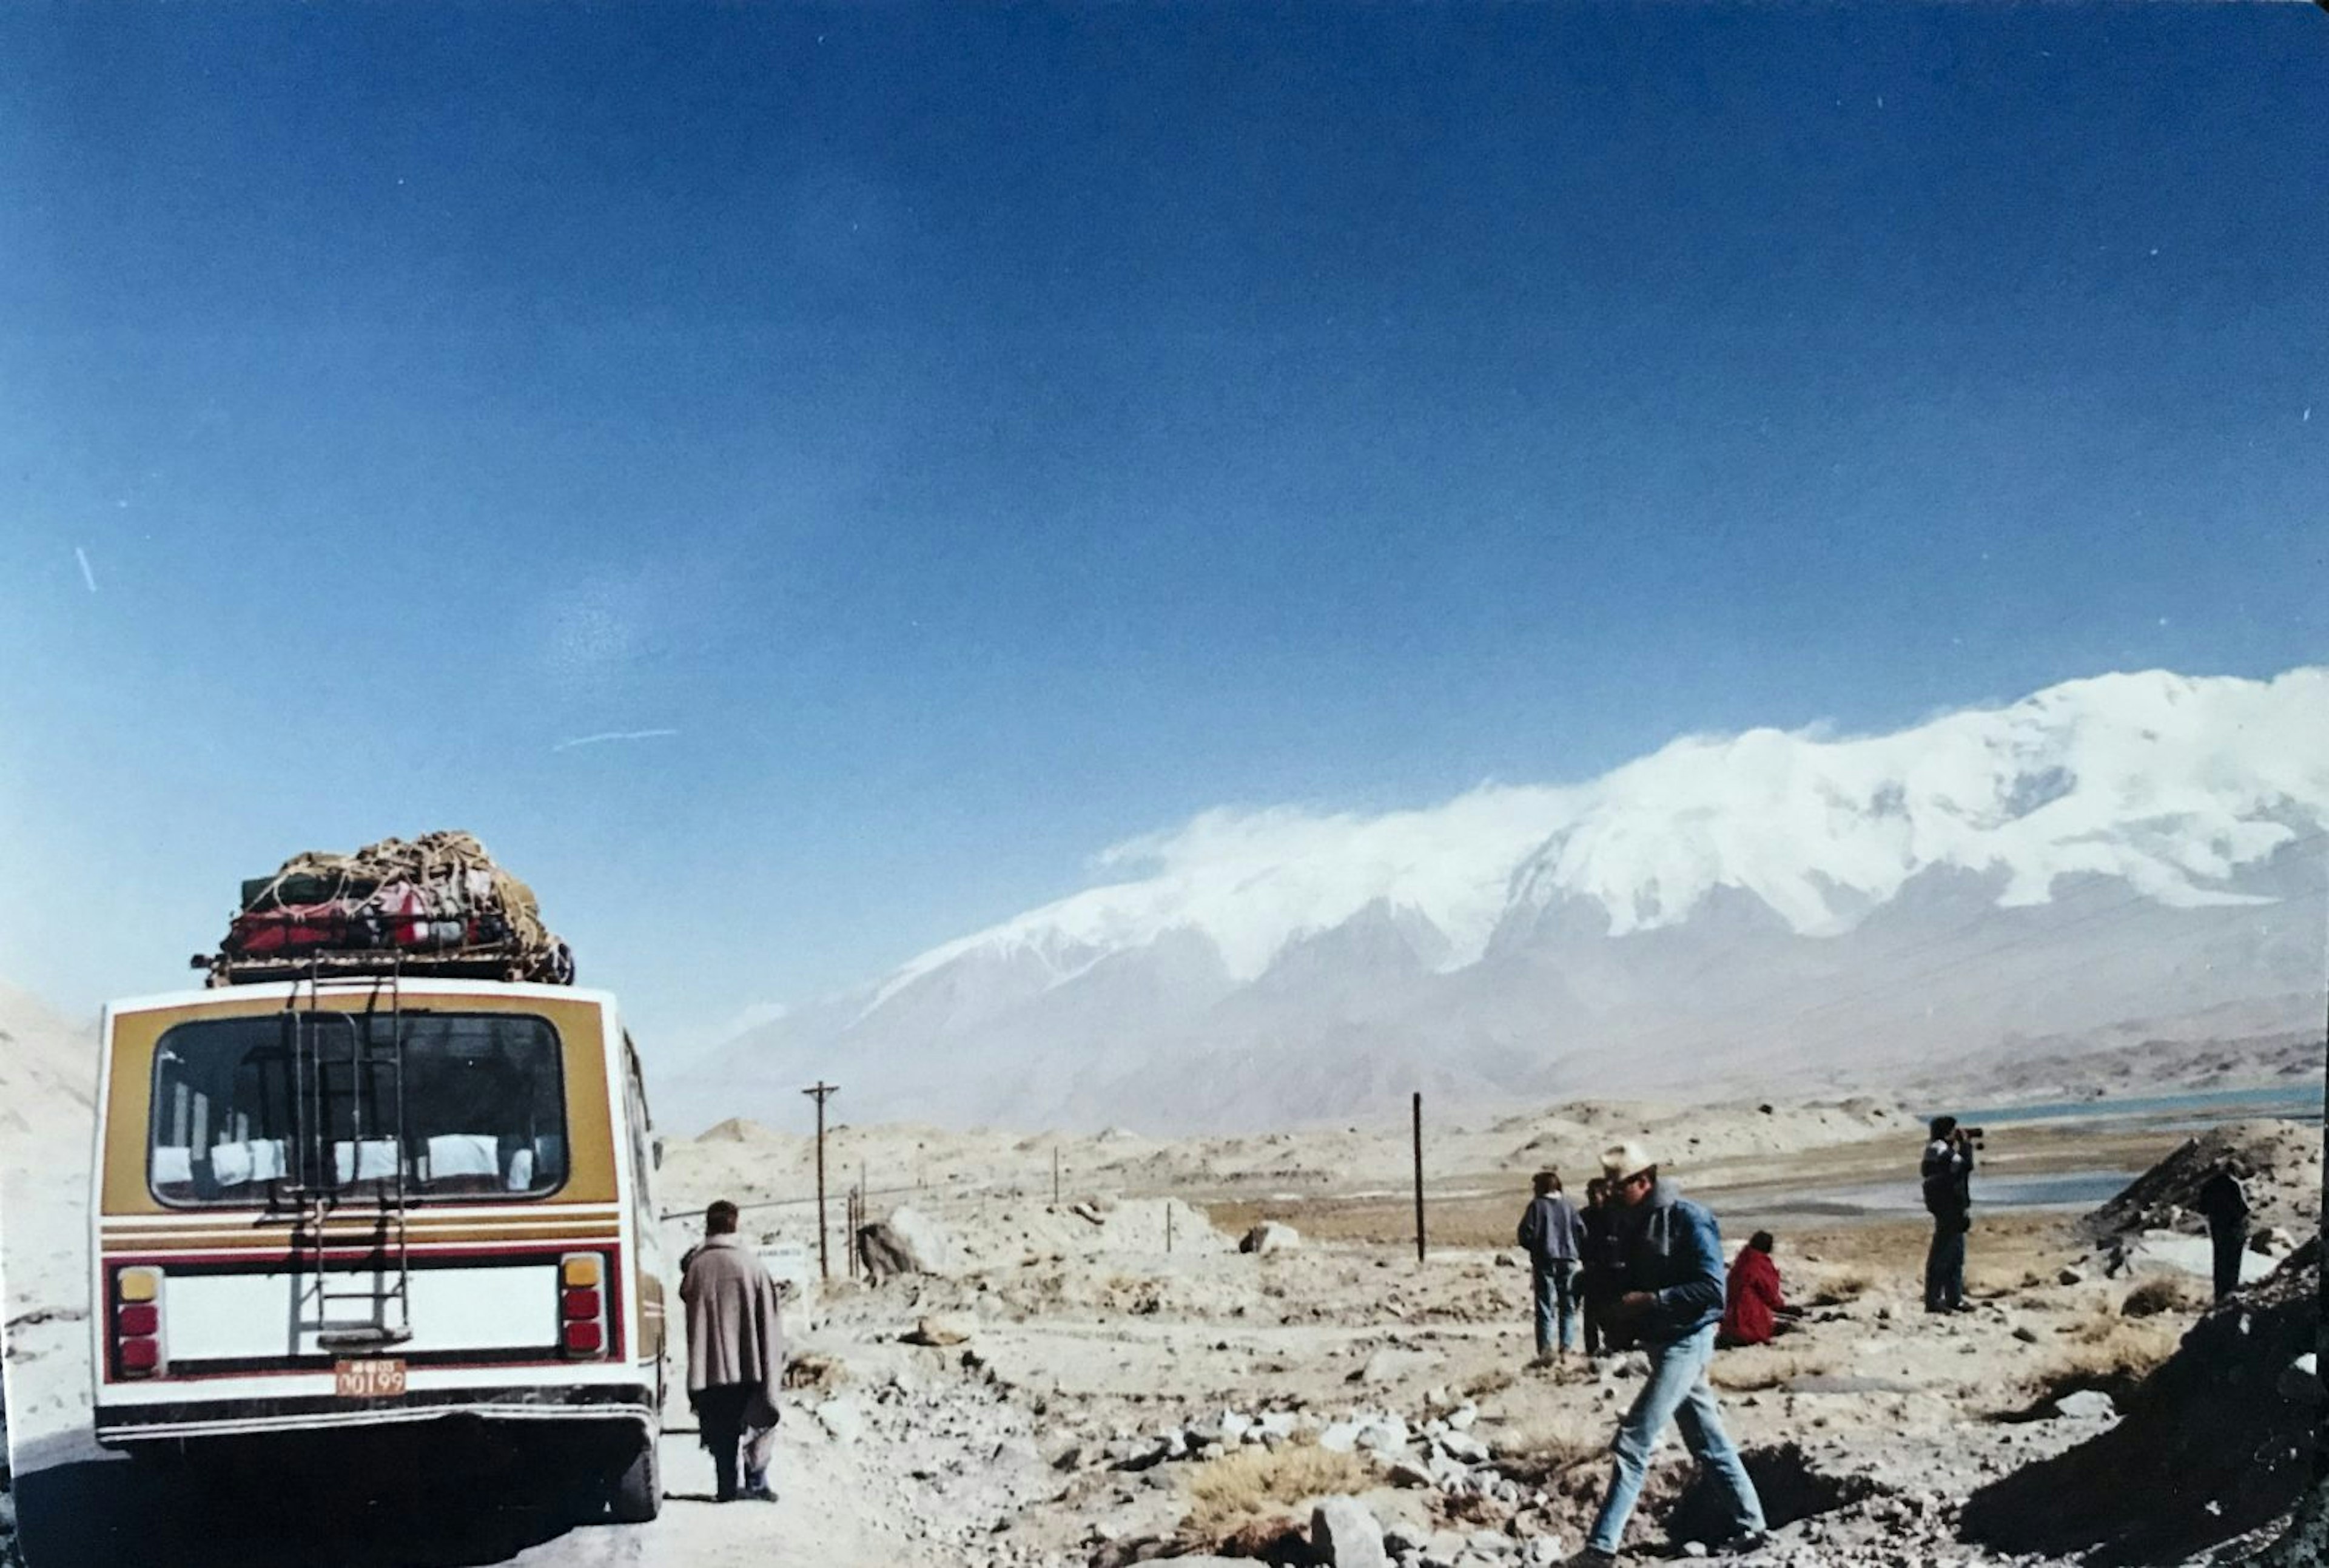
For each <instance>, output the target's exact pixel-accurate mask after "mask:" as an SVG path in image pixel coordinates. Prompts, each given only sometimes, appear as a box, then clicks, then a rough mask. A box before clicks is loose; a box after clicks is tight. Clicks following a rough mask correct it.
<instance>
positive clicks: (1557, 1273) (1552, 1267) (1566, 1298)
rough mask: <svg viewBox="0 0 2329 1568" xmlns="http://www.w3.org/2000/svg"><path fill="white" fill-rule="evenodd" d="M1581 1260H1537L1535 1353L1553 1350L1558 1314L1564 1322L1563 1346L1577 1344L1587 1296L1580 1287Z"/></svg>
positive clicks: (1571, 1347) (1573, 1346)
mask: <svg viewBox="0 0 2329 1568" xmlns="http://www.w3.org/2000/svg"><path fill="white" fill-rule="evenodd" d="M1578 1270H1579V1263H1578V1261H1577V1260H1576V1259H1574V1258H1551V1259H1543V1258H1541V1259H1539V1260H1537V1263H1536V1353H1537V1354H1538V1355H1549V1354H1550V1353H1551V1350H1552V1327H1553V1321H1554V1319H1555V1318H1556V1317H1557V1318H1559V1320H1560V1323H1561V1348H1562V1349H1563V1350H1574V1349H1576V1348H1577V1319H1578V1315H1579V1311H1580V1309H1581V1308H1583V1306H1584V1302H1585V1298H1584V1296H1583V1295H1582V1294H1581V1293H1580V1292H1579V1289H1578V1288H1577V1274H1578Z"/></svg>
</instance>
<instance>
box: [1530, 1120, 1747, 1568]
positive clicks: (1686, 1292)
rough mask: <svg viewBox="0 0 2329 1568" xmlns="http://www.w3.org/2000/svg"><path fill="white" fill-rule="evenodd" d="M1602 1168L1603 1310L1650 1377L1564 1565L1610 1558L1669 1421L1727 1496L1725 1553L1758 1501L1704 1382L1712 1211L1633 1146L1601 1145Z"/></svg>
mask: <svg viewBox="0 0 2329 1568" xmlns="http://www.w3.org/2000/svg"><path fill="white" fill-rule="evenodd" d="M1601 1166H1602V1168H1603V1169H1604V1170H1605V1171H1607V1172H1608V1177H1609V1202H1610V1203H1611V1204H1612V1205H1614V1208H1615V1211H1616V1226H1615V1231H1616V1236H1615V1240H1616V1246H1617V1254H1618V1258H1619V1261H1620V1262H1621V1264H1622V1266H1623V1268H1624V1270H1625V1282H1626V1293H1625V1294H1624V1295H1623V1296H1620V1297H1619V1298H1617V1300H1616V1301H1615V1302H1614V1303H1612V1305H1611V1309H1612V1312H1613V1313H1614V1315H1615V1316H1616V1317H1617V1318H1618V1319H1619V1320H1620V1321H1621V1322H1624V1323H1626V1324H1627V1325H1628V1326H1630V1327H1632V1328H1633V1329H1634V1330H1635V1332H1636V1336H1637V1337H1638V1343H1639V1345H1640V1347H1641V1348H1642V1349H1643V1350H1644V1351H1645V1352H1646V1353H1647V1354H1648V1355H1649V1358H1650V1375H1649V1377H1648V1378H1647V1379H1646V1380H1645V1382H1644V1383H1643V1384H1642V1392H1641V1393H1639V1394H1638V1395H1636V1397H1635V1400H1634V1403H1633V1406H1632V1408H1630V1409H1629V1410H1627V1412H1626V1414H1625V1416H1624V1418H1623V1419H1622V1420H1621V1421H1619V1422H1618V1423H1617V1441H1616V1442H1615V1443H1614V1444H1613V1445H1612V1447H1613V1449H1614V1450H1615V1452H1616V1455H1617V1463H1616V1465H1615V1466H1614V1467H1613V1469H1611V1472H1610V1476H1609V1489H1608V1491H1607V1492H1606V1493H1605V1494H1603V1496H1602V1499H1601V1512H1600V1514H1599V1515H1598V1516H1597V1517H1596V1518H1595V1519H1594V1521H1593V1529H1592V1532H1591V1533H1590V1534H1589V1535H1587V1536H1586V1538H1585V1546H1584V1549H1583V1550H1581V1551H1579V1553H1578V1554H1576V1555H1575V1556H1573V1557H1571V1558H1570V1560H1569V1562H1570V1564H1572V1565H1575V1568H1584V1565H1586V1564H1594V1563H1614V1562H1616V1561H1617V1543H1618V1542H1619V1540H1621V1539H1622V1538H1623V1537H1624V1535H1625V1533H1626V1521H1627V1518H1628V1517H1629V1516H1631V1515H1632V1513H1633V1511H1634V1501H1635V1499H1636V1497H1639V1496H1640V1495H1641V1491H1642V1478H1643V1476H1644V1475H1645V1473H1646V1472H1647V1470H1648V1469H1649V1459H1650V1446H1651V1445H1652V1444H1653V1443H1655V1442H1656V1441H1657V1439H1658V1434H1659V1433H1660V1432H1662V1431H1664V1430H1665V1425H1666V1423H1667V1422H1674V1424H1675V1425H1676V1426H1678V1427H1680V1428H1681V1429H1682V1440H1683V1443H1684V1444H1685V1445H1687V1446H1688V1448H1689V1449H1690V1451H1691V1453H1692V1454H1693V1456H1694V1457H1695V1458H1696V1459H1698V1462H1699V1463H1700V1464H1702V1465H1703V1466H1704V1467H1706V1469H1707V1470H1708V1471H1710V1472H1711V1474H1712V1475H1713V1476H1714V1478H1715V1479H1716V1480H1717V1481H1718V1482H1719V1483H1720V1485H1721V1488H1722V1489H1723V1490H1724V1491H1726V1492H1728V1493H1729V1494H1730V1535H1728V1537H1727V1538H1726V1539H1724V1540H1723V1541H1721V1542H1720V1543H1718V1545H1719V1546H1721V1547H1722V1548H1725V1549H1729V1550H1746V1549H1750V1548H1752V1547H1754V1546H1757V1545H1759V1544H1761V1543H1762V1540H1763V1503H1762V1499H1761V1498H1759V1497H1757V1496H1756V1495H1755V1483H1754V1481H1753V1480H1751V1479H1750V1478H1749V1477H1748V1474H1747V1467H1746V1466H1745V1464H1743V1463H1742V1462H1740V1458H1739V1450H1737V1449H1736V1448H1734V1447H1733V1446H1731V1442H1730V1434H1729V1433H1728V1432H1726V1431H1723V1430H1722V1413H1721V1411H1720V1410H1719V1409H1717V1408H1716V1406H1715V1403H1714V1390H1713V1388H1712V1387H1711V1386H1710V1385H1709V1384H1708V1383H1707V1381H1706V1367H1707V1363H1708V1362H1709V1360H1711V1358H1712V1356H1713V1355H1714V1334H1715V1326H1716V1324H1717V1323H1719V1322H1720V1321H1721V1318H1722V1234H1721V1231H1720V1230H1718V1229H1717V1228H1716V1226H1715V1223H1714V1216H1713V1215H1712V1214H1709V1213H1707V1211H1706V1210H1705V1209H1704V1208H1702V1207H1701V1206H1700V1205H1699V1204H1694V1203H1692V1202H1690V1201H1689V1200H1688V1199H1686V1198H1684V1197H1683V1195H1682V1194H1681V1193H1680V1192H1679V1191H1677V1190H1676V1189H1675V1187H1674V1183H1672V1182H1671V1181H1667V1180H1664V1179H1662V1178H1661V1177H1660V1176H1659V1175H1658V1164H1657V1161H1656V1160H1655V1158H1653V1157H1651V1155H1650V1152H1649V1150H1647V1149H1645V1148H1643V1147H1642V1146H1641V1145H1640V1144H1638V1143H1621V1144H1617V1145H1616V1146H1614V1147H1613V1148H1608V1149H1607V1150H1605V1151H1603V1153H1602V1156H1601Z"/></svg>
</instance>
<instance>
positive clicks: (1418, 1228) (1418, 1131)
mask: <svg viewBox="0 0 2329 1568" xmlns="http://www.w3.org/2000/svg"><path fill="white" fill-rule="evenodd" d="M1415 1261H1417V1262H1419V1263H1420V1262H1422V1261H1423V1091H1421V1090H1420V1089H1419V1090H1417V1091H1415Z"/></svg>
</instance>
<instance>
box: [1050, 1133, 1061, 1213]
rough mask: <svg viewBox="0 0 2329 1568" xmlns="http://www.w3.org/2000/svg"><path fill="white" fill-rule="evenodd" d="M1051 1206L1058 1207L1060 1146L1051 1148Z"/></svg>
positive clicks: (1056, 1145)
mask: <svg viewBox="0 0 2329 1568" xmlns="http://www.w3.org/2000/svg"><path fill="white" fill-rule="evenodd" d="M1051 1206H1052V1207H1053V1208H1055V1209H1056V1208H1058V1207H1059V1206H1060V1146H1059V1145H1058V1144H1056V1143H1055V1144H1053V1145H1052V1146H1051Z"/></svg>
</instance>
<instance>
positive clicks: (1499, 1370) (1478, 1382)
mask: <svg viewBox="0 0 2329 1568" xmlns="http://www.w3.org/2000/svg"><path fill="white" fill-rule="evenodd" d="M1512 1385H1513V1374H1511V1373H1510V1372H1507V1371H1506V1370H1505V1369H1504V1368H1503V1367H1501V1366H1498V1367H1494V1368H1491V1369H1490V1370H1489V1371H1486V1372H1484V1373H1482V1374H1480V1375H1479V1376H1477V1377H1475V1378H1473V1379H1472V1380H1471V1381H1470V1382H1468V1383H1466V1384H1464V1397H1465V1398H1466V1399H1485V1398H1487V1397H1488V1396H1489V1395H1490V1394H1492V1393H1504V1390H1506V1389H1508V1388H1510V1387H1512Z"/></svg>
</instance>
